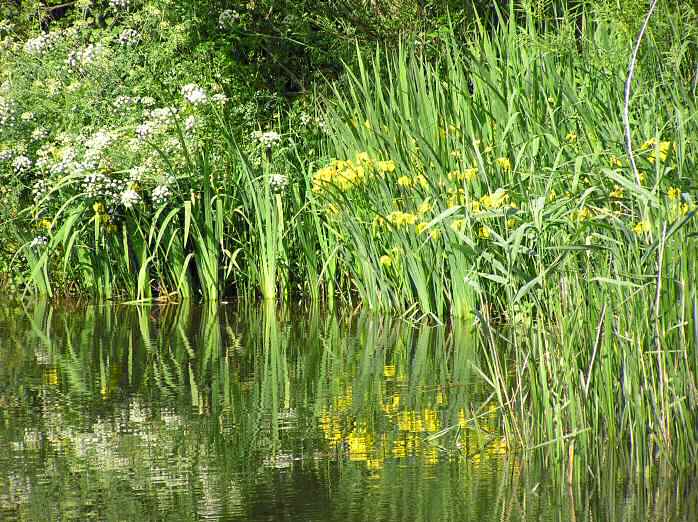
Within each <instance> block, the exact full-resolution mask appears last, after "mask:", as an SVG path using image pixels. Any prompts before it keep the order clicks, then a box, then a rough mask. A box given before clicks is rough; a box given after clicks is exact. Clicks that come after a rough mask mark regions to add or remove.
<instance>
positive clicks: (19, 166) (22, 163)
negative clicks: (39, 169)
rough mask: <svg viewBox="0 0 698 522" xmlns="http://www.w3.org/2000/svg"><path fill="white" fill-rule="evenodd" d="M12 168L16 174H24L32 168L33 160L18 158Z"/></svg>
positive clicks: (23, 157) (24, 157)
mask: <svg viewBox="0 0 698 522" xmlns="http://www.w3.org/2000/svg"><path fill="white" fill-rule="evenodd" d="M12 167H13V168H14V169H15V173H17V174H22V173H24V172H26V171H28V170H29V169H30V168H32V160H30V159H29V158H27V157H26V156H24V155H22V156H17V157H16V158H15V159H14V161H13V162H12Z"/></svg>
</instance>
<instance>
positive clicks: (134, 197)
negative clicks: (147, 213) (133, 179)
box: [120, 189, 141, 208]
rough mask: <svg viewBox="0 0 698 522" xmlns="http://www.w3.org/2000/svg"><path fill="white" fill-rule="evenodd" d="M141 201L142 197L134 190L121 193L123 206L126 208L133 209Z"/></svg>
mask: <svg viewBox="0 0 698 522" xmlns="http://www.w3.org/2000/svg"><path fill="white" fill-rule="evenodd" d="M140 200H141V197H140V196H139V195H138V192H136V191H135V190H133V189H126V190H124V191H123V192H122V193H121V198H120V201H121V204H122V205H123V206H124V207H126V208H132V207H133V206H134V205H136V204H137V203H139V202H140Z"/></svg>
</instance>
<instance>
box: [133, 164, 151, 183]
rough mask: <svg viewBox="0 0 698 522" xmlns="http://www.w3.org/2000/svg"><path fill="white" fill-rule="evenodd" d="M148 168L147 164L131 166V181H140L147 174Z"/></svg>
mask: <svg viewBox="0 0 698 522" xmlns="http://www.w3.org/2000/svg"><path fill="white" fill-rule="evenodd" d="M146 170H147V168H146V166H145V165H138V166H136V167H131V168H130V169H129V170H128V181H129V183H140V182H141V181H142V180H143V177H144V176H145V173H146Z"/></svg>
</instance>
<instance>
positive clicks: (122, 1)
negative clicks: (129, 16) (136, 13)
mask: <svg viewBox="0 0 698 522" xmlns="http://www.w3.org/2000/svg"><path fill="white" fill-rule="evenodd" d="M109 5H110V6H111V7H113V8H114V9H128V0H109Z"/></svg>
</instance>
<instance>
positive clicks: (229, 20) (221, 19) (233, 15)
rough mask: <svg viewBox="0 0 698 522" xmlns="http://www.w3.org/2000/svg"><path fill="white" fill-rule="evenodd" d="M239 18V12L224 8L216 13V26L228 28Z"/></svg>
mask: <svg viewBox="0 0 698 522" xmlns="http://www.w3.org/2000/svg"><path fill="white" fill-rule="evenodd" d="M239 19H240V13H238V12H237V11H233V10H232V9H226V10H225V11H222V12H221V14H220V15H218V27H219V28H220V29H229V28H230V27H232V26H233V24H234V23H235V22H237V21H238V20H239Z"/></svg>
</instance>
